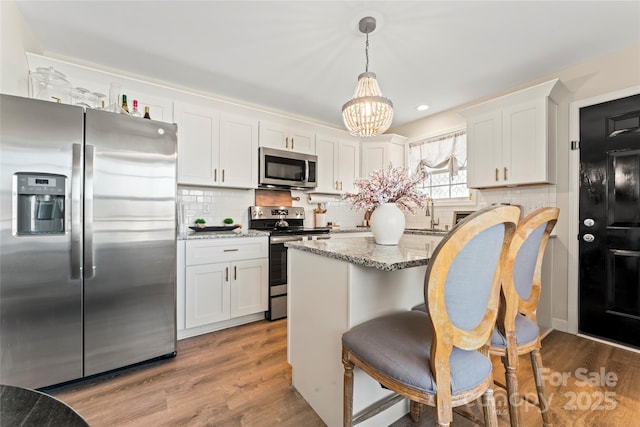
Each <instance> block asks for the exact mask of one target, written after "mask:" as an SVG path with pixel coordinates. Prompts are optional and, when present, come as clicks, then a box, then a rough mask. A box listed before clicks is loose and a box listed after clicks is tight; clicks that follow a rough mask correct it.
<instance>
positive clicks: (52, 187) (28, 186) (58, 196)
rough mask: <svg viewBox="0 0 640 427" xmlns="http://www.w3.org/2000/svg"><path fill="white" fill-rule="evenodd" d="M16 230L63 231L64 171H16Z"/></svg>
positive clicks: (25, 232)
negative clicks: (55, 173)
mask: <svg viewBox="0 0 640 427" xmlns="http://www.w3.org/2000/svg"><path fill="white" fill-rule="evenodd" d="M16 178H17V179H16V180H15V181H14V182H15V183H16V195H17V198H18V199H17V212H16V220H17V224H16V234H17V235H37V234H64V209H65V184H66V180H67V178H66V177H65V176H64V175H51V174H31V173H17V174H16Z"/></svg>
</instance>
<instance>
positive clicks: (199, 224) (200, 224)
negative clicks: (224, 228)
mask: <svg viewBox="0 0 640 427" xmlns="http://www.w3.org/2000/svg"><path fill="white" fill-rule="evenodd" d="M194 223H195V224H196V227H198V228H205V227H206V226H207V225H206V224H207V221H205V220H204V219H202V218H198V219H196V220H195V221H194Z"/></svg>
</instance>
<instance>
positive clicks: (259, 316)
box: [178, 312, 264, 340]
mask: <svg viewBox="0 0 640 427" xmlns="http://www.w3.org/2000/svg"><path fill="white" fill-rule="evenodd" d="M258 320H264V312H260V313H256V314H249V315H247V316H242V317H237V318H235V319H229V320H225V321H222V322H216V323H211V324H209V325H203V326H198V327H195V328H188V329H182V330H180V331H178V340H183V339H185V338H191V337H195V336H197V335H202V334H208V333H209V332H215V331H220V330H222V329H227V328H231V327H233V326H240V325H244V324H247V323H251V322H256V321H258Z"/></svg>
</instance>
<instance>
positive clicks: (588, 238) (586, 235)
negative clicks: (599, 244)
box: [582, 234, 596, 243]
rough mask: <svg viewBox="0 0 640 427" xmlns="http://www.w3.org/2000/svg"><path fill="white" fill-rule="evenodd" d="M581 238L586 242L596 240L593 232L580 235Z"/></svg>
mask: <svg viewBox="0 0 640 427" xmlns="http://www.w3.org/2000/svg"><path fill="white" fill-rule="evenodd" d="M582 240H584V241H585V242H587V243H591V242H593V241H594V240H596V238H595V236H594V235H593V234H585V235H584V236H582Z"/></svg>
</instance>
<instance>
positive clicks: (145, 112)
mask: <svg viewBox="0 0 640 427" xmlns="http://www.w3.org/2000/svg"><path fill="white" fill-rule="evenodd" d="M143 118H145V119H151V115H150V114H149V107H148V106H146V107H144V117H143Z"/></svg>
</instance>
